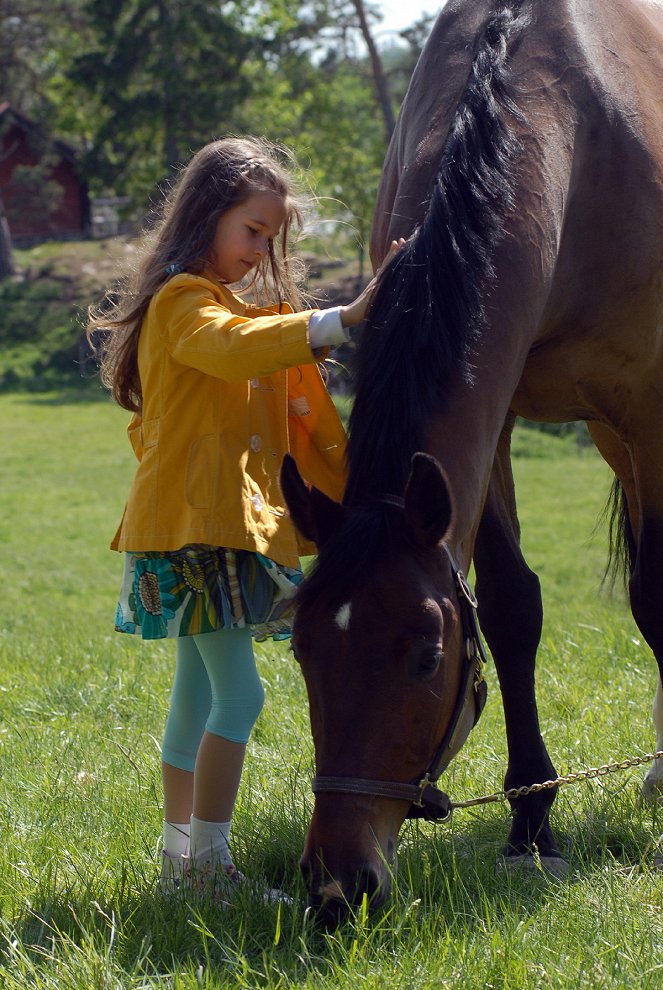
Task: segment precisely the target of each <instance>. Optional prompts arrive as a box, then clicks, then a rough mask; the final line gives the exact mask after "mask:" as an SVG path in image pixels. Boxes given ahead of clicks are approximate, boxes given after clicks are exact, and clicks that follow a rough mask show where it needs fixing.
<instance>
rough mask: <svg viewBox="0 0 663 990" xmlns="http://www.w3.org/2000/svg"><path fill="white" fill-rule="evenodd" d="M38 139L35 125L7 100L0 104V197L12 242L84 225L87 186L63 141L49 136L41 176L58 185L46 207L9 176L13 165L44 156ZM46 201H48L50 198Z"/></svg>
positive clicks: (79, 233) (75, 233) (78, 230)
mask: <svg viewBox="0 0 663 990" xmlns="http://www.w3.org/2000/svg"><path fill="white" fill-rule="evenodd" d="M44 151H45V149H44V138H43V134H42V133H41V132H40V129H39V127H38V125H37V124H35V123H34V122H33V121H31V120H29V119H28V118H27V117H24V116H23V114H21V113H19V112H18V111H17V110H15V109H14V108H13V107H12V106H10V105H9V103H0V196H1V197H2V201H3V204H4V207H5V212H6V214H7V218H8V220H9V228H10V231H11V235H12V239H13V240H14V242H15V243H18V244H21V243H24V244H25V243H31V242H32V243H34V242H37V241H40V240H46V239H49V238H75V237H83V236H86V235H87V234H88V233H89V229H90V200H89V197H88V191H87V186H86V184H85V182H84V181H83V180H82V179H81V178H80V176H79V175H78V174H77V170H76V155H75V151H74V149H73V148H72V147H71V146H70V145H68V144H66V143H65V142H64V141H57V140H54V139H52V138H51V139H50V140H49V141H48V143H47V148H46V154H47V160H48V162H49V165H48V168H47V170H46V172H45V179H46V181H48V182H49V183H55V184H56V185H57V186H59V195H58V196H57V203H56V205H55V207H54V208H53V209H51V210H50V212H49V210H48V209H46V208H44V207H43V206H42V205H41V199H40V197H39V196H38V195H37V193H35V194H34V196H33V198H32V200H31V198H30V195H29V187H25V186H24V185H21V183H18V182H17V181H16V179H15V174H14V173H15V169H16V167H17V166H21V165H27V166H35V165H39V164H40V163H41V162H42V161H43V156H44ZM51 201H52V200H51Z"/></svg>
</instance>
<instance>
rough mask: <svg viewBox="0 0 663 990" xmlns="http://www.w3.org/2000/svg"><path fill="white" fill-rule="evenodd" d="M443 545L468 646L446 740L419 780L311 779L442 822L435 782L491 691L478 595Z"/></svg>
mask: <svg viewBox="0 0 663 990" xmlns="http://www.w3.org/2000/svg"><path fill="white" fill-rule="evenodd" d="M380 501H381V502H385V503H386V504H388V505H394V506H396V507H397V508H400V509H403V508H404V507H405V503H404V501H403V499H401V498H398V497H397V496H395V495H387V496H385V497H383V498H382V499H380ZM444 550H445V551H446V554H447V558H448V560H449V564H450V565H451V570H452V573H453V575H454V581H455V583H456V593H457V598H458V604H459V609H460V622H461V628H462V632H463V639H464V642H465V651H464V658H463V670H462V673H461V680H460V687H459V691H458V696H457V698H456V705H455V707H454V711H453V715H452V716H451V721H450V722H449V726H448V728H447V731H446V732H445V734H444V736H443V738H442V741H441V742H440V744H439V746H438V747H437V749H436V750H435V752H434V753H433V756H432V758H431V760H430V762H429V764H428V769H427V770H426V772H425V773H424V775H423V777H422V778H421V779H420V780H419V782H418V783H416V784H408V783H399V782H398V781H391V780H366V779H364V778H361V777H314V778H313V780H312V782H311V787H312V790H313V793H314V794H325V793H336V794H368V795H370V796H371V797H384V798H391V799H394V800H397V801H407V803H408V804H409V805H410V809H409V811H408V814H407V817H408V818H425V819H426V820H428V821H443V820H444V819H446V818H448V817H449V816H450V815H451V799H450V798H449V796H448V795H447V794H445V793H444V792H443V791H441V790H439V788H437V787H436V786H435V783H436V781H437V780H438V779H439V777H440V775H441V774H442V773H443V772H444V770H446V768H447V767H448V766H449V763H450V762H451V758H452V757H453V756H454V754H455V751H456V750H455V744H456V735H457V732H458V730H459V728H460V726H461V722H462V717H463V715H464V713H465V711H466V709H467V707H468V706H469V705H472V706H473V708H474V720H473V723H472V725H473V726H474V725H476V724H477V722H478V721H479V716H480V715H481V712H482V711H483V708H484V705H485V703H486V695H487V693H488V692H487V685H486V682H485V680H484V676H483V668H484V665H485V663H486V654H485V652H484V648H483V643H482V640H481V633H480V631H479V623H478V620H477V600H476V598H475V597H474V595H473V593H472V589H471V588H470V585H469V584H468V581H467V579H466V577H465V575H464V574H463V572H462V571H461V569H460V567H458V565H457V564H456V562H455V560H454V558H453V556H452V554H451V552H450V550H449V548H448V547H447V546H446V544H445V545H444Z"/></svg>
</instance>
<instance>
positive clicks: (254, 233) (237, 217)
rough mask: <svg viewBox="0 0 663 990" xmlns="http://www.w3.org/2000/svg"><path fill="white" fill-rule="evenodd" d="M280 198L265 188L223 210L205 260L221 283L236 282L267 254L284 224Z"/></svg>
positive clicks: (284, 216) (283, 210)
mask: <svg viewBox="0 0 663 990" xmlns="http://www.w3.org/2000/svg"><path fill="white" fill-rule="evenodd" d="M285 219H286V205H285V202H284V201H283V198H282V197H281V196H279V195H277V193H275V192H271V191H268V190H265V191H262V192H255V193H252V194H251V195H250V196H249V198H248V199H246V200H244V202H243V203H240V204H239V206H233V207H232V208H231V209H229V210H227V211H226V212H225V213H222V214H221V216H220V217H219V219H218V222H217V225H216V233H215V235H214V240H213V241H212V247H211V248H210V252H209V254H208V258H207V260H208V261H209V263H210V264H211V266H212V268H213V269H214V271H215V273H216V274H217V275H218V277H219V278H220V279H221V281H222V282H228V283H233V282H239V281H241V279H243V278H244V276H245V275H246V274H247V272H250V271H251V269H252V268H255V267H256V265H257V264H258V263H259V262H260V261H262V259H263V258H264V257H265V255H266V254H268V253H269V244H270V241H273V240H274V238H275V237H276V236H277V234H278V232H279V231H280V229H281V227H282V226H283V224H284V223H285Z"/></svg>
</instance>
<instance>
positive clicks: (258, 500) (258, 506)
mask: <svg viewBox="0 0 663 990" xmlns="http://www.w3.org/2000/svg"><path fill="white" fill-rule="evenodd" d="M251 502H252V504H253V508H254V509H255V510H256V512H261V511H262V510H263V509H264V508H265V503H264V501H263V497H262V495H257V494H256V495H253V496H252V497H251Z"/></svg>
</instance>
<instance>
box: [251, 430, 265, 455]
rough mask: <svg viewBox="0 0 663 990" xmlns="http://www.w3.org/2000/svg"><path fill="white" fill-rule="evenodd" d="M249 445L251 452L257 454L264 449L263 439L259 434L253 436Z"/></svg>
mask: <svg viewBox="0 0 663 990" xmlns="http://www.w3.org/2000/svg"><path fill="white" fill-rule="evenodd" d="M249 445H250V447H251V450H253V451H254V452H255V453H257V452H258V451H259V450H260V448H261V447H262V439H261V438H260V437H259V436H258V434H257V433H254V434H253V436H252V437H251V439H250V440H249Z"/></svg>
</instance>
